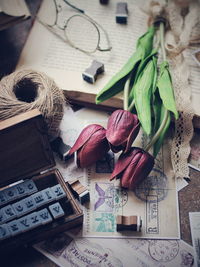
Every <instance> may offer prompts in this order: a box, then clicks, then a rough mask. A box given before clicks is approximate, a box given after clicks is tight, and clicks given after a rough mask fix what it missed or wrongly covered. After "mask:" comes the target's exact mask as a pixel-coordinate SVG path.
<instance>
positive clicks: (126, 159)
mask: <svg viewBox="0 0 200 267" xmlns="http://www.w3.org/2000/svg"><path fill="white" fill-rule="evenodd" d="M139 151H140V149H139V148H136V147H132V148H131V150H130V151H129V152H128V153H126V154H124V153H122V154H121V155H120V156H119V158H118V161H117V163H116V164H115V168H114V170H113V172H112V174H111V177H110V180H113V179H114V178H118V177H119V176H120V174H121V173H123V171H124V170H125V169H126V168H127V167H128V165H129V164H130V163H131V161H132V158H133V157H134V156H135V155H136V154H137V153H138V152H139Z"/></svg>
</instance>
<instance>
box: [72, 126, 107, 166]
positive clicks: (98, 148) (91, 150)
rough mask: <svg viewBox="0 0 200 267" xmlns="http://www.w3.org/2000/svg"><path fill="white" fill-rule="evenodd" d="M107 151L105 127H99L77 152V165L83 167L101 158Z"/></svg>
mask: <svg viewBox="0 0 200 267" xmlns="http://www.w3.org/2000/svg"><path fill="white" fill-rule="evenodd" d="M108 151H109V144H108V141H107V139H106V137H105V129H99V130H98V131H96V132H95V133H94V134H93V135H92V136H91V137H90V139H89V140H88V142H87V143H85V144H84V145H83V147H82V148H81V149H80V151H79V152H78V154H79V156H78V160H79V162H78V161H77V164H78V163H79V167H81V168H85V167H88V166H90V165H92V164H93V163H95V162H96V161H97V160H99V159H101V158H102V157H103V156H104V155H105V154H106V153H107V152H108Z"/></svg>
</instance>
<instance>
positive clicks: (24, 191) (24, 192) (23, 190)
mask: <svg viewBox="0 0 200 267" xmlns="http://www.w3.org/2000/svg"><path fill="white" fill-rule="evenodd" d="M15 188H16V190H17V193H18V197H20V198H21V197H24V196H26V195H27V194H28V190H27V189H26V187H25V185H24V182H22V183H20V184H17V185H15Z"/></svg>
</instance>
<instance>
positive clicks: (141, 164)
mask: <svg viewBox="0 0 200 267" xmlns="http://www.w3.org/2000/svg"><path fill="white" fill-rule="evenodd" d="M153 166H154V157H153V156H152V155H150V154H149V153H148V152H146V151H144V150H143V149H141V148H138V147H132V148H131V149H130V151H129V152H128V153H126V154H124V153H122V154H121V155H120V156H119V159H118V161H117V163H116V165H115V168H114V170H113V173H112V175H111V178H110V180H112V179H114V178H121V186H122V187H124V188H128V189H135V187H136V186H137V185H138V184H139V183H141V182H142V181H143V180H144V179H145V178H146V177H147V176H148V174H149V173H150V171H151V170H152V168H153Z"/></svg>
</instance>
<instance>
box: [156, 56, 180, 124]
mask: <svg viewBox="0 0 200 267" xmlns="http://www.w3.org/2000/svg"><path fill="white" fill-rule="evenodd" d="M157 87H158V90H159V94H160V97H161V99H162V102H163V105H164V106H165V108H166V109H167V110H169V111H171V112H172V113H173V114H174V116H175V119H178V112H177V109H176V102H175V98H174V91H173V87H172V80H171V75H170V72H169V64H168V62H167V61H163V62H162V64H161V65H160V75H159V77H158V82H157Z"/></svg>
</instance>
